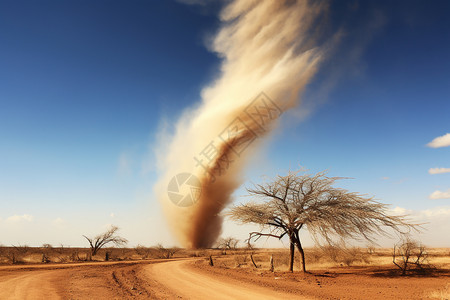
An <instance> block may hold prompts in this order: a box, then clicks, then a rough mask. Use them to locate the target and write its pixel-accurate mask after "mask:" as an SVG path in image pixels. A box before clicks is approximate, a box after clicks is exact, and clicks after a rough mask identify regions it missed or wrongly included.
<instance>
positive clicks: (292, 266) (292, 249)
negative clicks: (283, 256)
mask: <svg viewBox="0 0 450 300" xmlns="http://www.w3.org/2000/svg"><path fill="white" fill-rule="evenodd" d="M294 251H295V245H294V241H291V248H290V253H291V261H290V263H289V271H290V272H294Z"/></svg>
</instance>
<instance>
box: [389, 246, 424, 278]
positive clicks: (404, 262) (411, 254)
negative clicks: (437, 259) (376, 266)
mask: <svg viewBox="0 0 450 300" xmlns="http://www.w3.org/2000/svg"><path fill="white" fill-rule="evenodd" d="M392 262H393V263H394V265H396V266H397V267H398V268H399V269H400V271H401V272H402V275H406V271H407V270H409V269H411V268H412V267H415V268H416V269H418V270H421V271H423V270H424V269H425V266H427V267H428V253H427V251H426V249H425V246H424V245H422V244H420V243H419V242H417V241H415V240H412V239H411V238H409V237H407V238H405V239H403V240H402V241H401V242H400V243H398V244H397V245H394V251H393V254H392Z"/></svg>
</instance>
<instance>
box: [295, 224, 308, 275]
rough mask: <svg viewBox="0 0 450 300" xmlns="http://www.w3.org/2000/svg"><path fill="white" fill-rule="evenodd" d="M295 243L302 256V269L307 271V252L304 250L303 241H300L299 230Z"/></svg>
mask: <svg viewBox="0 0 450 300" xmlns="http://www.w3.org/2000/svg"><path fill="white" fill-rule="evenodd" d="M295 244H296V245H297V249H298V251H299V252H300V255H301V257H302V271H303V272H306V264H305V252H304V251H303V247H302V243H300V235H299V233H298V231H297V232H296V233H295Z"/></svg>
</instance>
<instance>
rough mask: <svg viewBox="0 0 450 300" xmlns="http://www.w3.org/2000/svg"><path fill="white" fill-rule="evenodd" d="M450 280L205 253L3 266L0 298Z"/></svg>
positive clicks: (261, 295) (433, 289) (343, 293)
mask: <svg viewBox="0 0 450 300" xmlns="http://www.w3.org/2000/svg"><path fill="white" fill-rule="evenodd" d="M449 285H450V272H440V273H435V274H434V275H433V276H431V275H429V276H423V275H421V276H407V277H401V276H397V275H394V273H393V272H392V270H388V269H386V268H385V269H382V268H380V267H376V268H374V267H372V268H347V269H343V268H339V269H330V270H328V271H314V273H312V274H301V273H294V274H291V273H271V272H267V271H262V272H260V271H259V270H252V269H240V268H238V269H225V268H220V267H210V266H209V265H208V264H207V261H206V260H204V259H178V260H152V261H134V262H105V263H84V264H54V265H33V266H25V265H24V266H3V267H0V299H179V298H182V299H427V298H430V297H432V296H434V295H444V297H441V298H437V299H446V298H445V295H448V294H447V293H448V288H449ZM441 291H444V294H443V293H440V294H439V292H441Z"/></svg>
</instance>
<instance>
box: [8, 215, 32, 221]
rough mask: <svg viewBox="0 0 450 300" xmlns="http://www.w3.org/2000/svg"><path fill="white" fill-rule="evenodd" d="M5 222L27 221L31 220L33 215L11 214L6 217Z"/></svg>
mask: <svg viewBox="0 0 450 300" xmlns="http://www.w3.org/2000/svg"><path fill="white" fill-rule="evenodd" d="M6 221H7V222H21V221H27V222H31V221H33V216H32V215H28V214H23V215H21V216H19V215H13V216H10V217H8V218H7V219H6Z"/></svg>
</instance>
